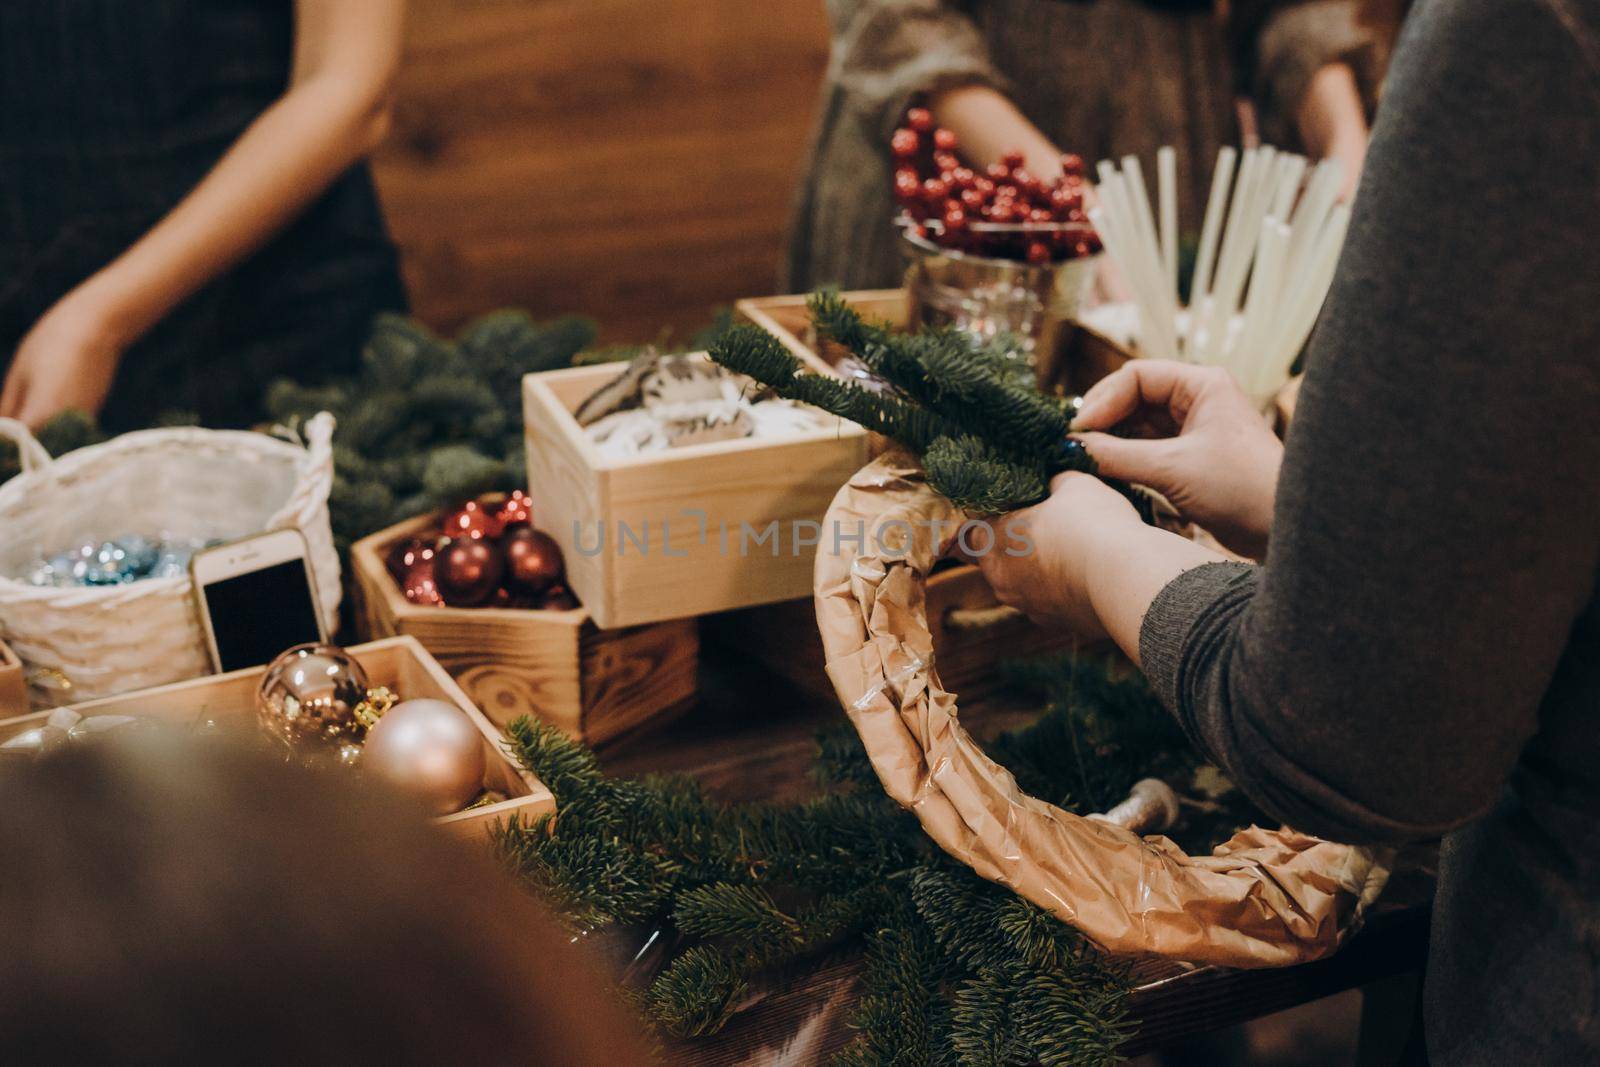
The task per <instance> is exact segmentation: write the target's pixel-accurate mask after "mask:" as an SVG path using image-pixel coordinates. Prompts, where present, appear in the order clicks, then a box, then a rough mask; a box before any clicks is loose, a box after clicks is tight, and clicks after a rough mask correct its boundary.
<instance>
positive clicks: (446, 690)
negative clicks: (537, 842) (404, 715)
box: [0, 637, 556, 838]
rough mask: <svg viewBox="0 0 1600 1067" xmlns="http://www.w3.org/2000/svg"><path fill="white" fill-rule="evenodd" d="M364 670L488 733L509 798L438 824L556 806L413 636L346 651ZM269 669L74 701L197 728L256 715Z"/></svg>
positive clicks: (460, 826)
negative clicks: (451, 709) (439, 703)
mask: <svg viewBox="0 0 1600 1067" xmlns="http://www.w3.org/2000/svg"><path fill="white" fill-rule="evenodd" d="M345 651H346V652H349V653H350V654H351V655H352V656H354V657H355V658H356V660H357V662H359V663H360V664H361V666H362V667H364V668H366V672H367V679H368V681H370V682H371V684H373V685H384V686H388V687H389V688H390V689H391V690H393V691H394V692H395V694H396V695H397V696H399V697H400V698H401V699H402V700H410V699H414V698H417V697H431V698H433V699H436V700H447V701H449V702H450V703H452V704H454V705H456V706H457V707H459V708H460V709H461V710H462V711H464V712H466V714H467V715H468V717H470V718H471V719H472V721H473V724H474V725H476V726H477V727H478V730H479V731H480V732H481V733H482V734H483V745H484V756H485V763H486V764H487V769H486V770H485V772H484V776H483V785H484V788H485V789H489V790H493V791H494V792H497V793H503V794H505V796H506V798H507V799H505V800H501V801H497V802H495V803H493V804H484V805H482V806H480V807H476V808H468V809H467V810H466V811H458V812H456V813H455V814H454V815H446V816H444V817H443V818H440V819H436V820H435V821H436V822H437V823H438V824H439V825H441V826H443V827H445V828H446V829H448V830H450V831H451V832H452V833H456V834H460V835H461V836H463V837H469V838H481V837H484V836H486V835H487V834H488V833H489V832H490V831H491V830H492V829H493V828H494V826H495V824H496V823H498V822H499V821H501V820H502V819H505V818H506V817H508V816H511V815H518V816H521V818H522V820H523V821H524V822H527V821H528V820H529V819H531V818H533V817H534V816H537V815H543V814H546V813H548V812H553V811H555V807H556V802H555V797H554V796H552V795H551V793H550V790H549V789H547V788H545V785H544V783H543V782H541V781H539V779H538V778H536V777H534V776H533V775H532V774H530V773H529V772H527V771H525V770H523V769H522V768H521V767H519V766H517V764H516V761H515V760H513V759H512V757H511V756H510V755H509V754H508V753H507V751H506V748H505V743H504V740H503V739H502V737H501V734H500V731H499V730H498V729H496V728H495V727H494V726H493V725H492V724H491V723H490V722H489V720H488V719H486V718H484V717H483V714H482V713H481V712H479V711H478V709H477V708H475V707H473V705H472V701H470V700H468V699H467V695H466V694H465V693H463V692H462V691H461V689H460V687H459V686H457V685H456V683H455V682H454V681H452V680H451V678H450V676H449V675H448V674H446V673H445V671H444V669H443V668H442V667H440V666H439V664H438V663H436V662H435V661H434V659H433V657H432V656H430V655H428V653H427V651H426V650H424V649H423V647H422V646H421V645H420V644H418V643H417V641H416V639H415V638H411V637H391V638H388V639H386V640H383V641H374V642H372V643H370V644H365V645H352V646H349V647H348V648H346V649H345ZM265 669H266V668H265V667H246V668H245V669H243V670H238V671H232V672H230V673H228V674H214V675H211V676H209V677H206V678H194V679H191V680H189V681H187V682H174V683H173V684H171V685H162V686H157V687H155V688H154V689H141V690H138V691H137V692H132V693H122V694H119V695H117V696H111V697H103V698H101V699H99V700H87V701H84V702H83V703H81V704H73V705H70V708H71V710H72V711H75V712H77V713H78V714H80V715H84V716H89V715H146V716H150V717H151V718H157V719H163V720H166V721H168V722H172V723H179V724H188V725H191V726H198V725H199V724H201V723H203V722H205V721H206V720H208V719H215V720H219V721H227V720H237V719H241V718H247V719H249V720H250V721H252V722H253V721H254V719H255V713H256V712H255V696H256V687H257V686H258V685H259V684H260V682H261V675H262V672H263V671H264V670H265ZM49 717H50V711H48V710H47V711H36V712H33V713H32V714H30V715H22V716H19V717H17V718H12V719H5V720H3V721H0V741H5V740H7V739H9V738H11V737H14V736H16V735H17V734H19V733H21V732H22V731H24V730H29V729H32V728H33V727H35V726H42V725H44V722H45V720H46V719H48V718H49Z"/></svg>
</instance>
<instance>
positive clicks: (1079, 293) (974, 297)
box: [901, 230, 1099, 383]
mask: <svg viewBox="0 0 1600 1067" xmlns="http://www.w3.org/2000/svg"><path fill="white" fill-rule="evenodd" d="M901 247H902V249H903V250H904V252H905V255H906V258H907V261H908V263H907V267H906V280H905V288H906V299H907V302H908V307H907V312H908V316H907V321H908V324H909V325H910V326H911V327H912V328H913V329H917V328H920V327H924V326H955V327H957V328H959V329H963V330H967V331H970V332H971V333H973V334H975V335H977V336H978V337H981V338H990V337H994V336H995V335H996V334H999V333H1003V332H1008V331H1009V332H1010V333H1013V334H1015V335H1016V336H1017V337H1018V338H1019V339H1020V340H1021V343H1022V347H1023V350H1024V351H1025V352H1027V354H1028V357H1029V359H1030V360H1031V361H1032V362H1033V365H1034V368H1035V369H1036V370H1037V371H1038V374H1039V380H1040V382H1041V383H1051V382H1060V381H1065V380H1067V379H1068V378H1070V377H1071V375H1070V374H1068V373H1067V371H1068V368H1067V367H1065V366H1063V362H1064V361H1065V360H1066V359H1067V358H1068V353H1069V351H1070V349H1071V348H1072V346H1073V345H1074V343H1075V334H1076V332H1077V331H1076V329H1075V328H1074V325H1073V324H1074V321H1075V320H1076V319H1077V316H1078V310H1079V308H1080V307H1081V306H1082V304H1083V301H1084V298H1085V296H1086V294H1087V293H1088V290H1089V287H1090V285H1091V283H1092V282H1093V279H1094V272H1095V267H1096V265H1097V263H1098V262H1099V257H1098V256H1082V257H1079V258H1077V259H1068V260H1063V261H1061V262H1059V263H1045V264H1038V265H1036V264H1032V263H1021V262H1018V261H1016V260H1011V259H990V258H988V257H985V256H976V255H969V254H967V253H965V252H957V251H953V250H951V249H948V248H940V247H939V246H938V245H936V244H934V243H933V242H932V241H929V240H927V239H926V238H923V237H918V236H917V235H916V234H915V233H913V232H912V231H910V230H902V231H901Z"/></svg>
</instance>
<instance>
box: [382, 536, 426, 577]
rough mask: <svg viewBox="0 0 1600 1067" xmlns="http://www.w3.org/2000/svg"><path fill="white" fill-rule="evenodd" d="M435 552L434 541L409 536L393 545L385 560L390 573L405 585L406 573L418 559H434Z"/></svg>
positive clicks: (409, 571)
mask: <svg viewBox="0 0 1600 1067" xmlns="http://www.w3.org/2000/svg"><path fill="white" fill-rule="evenodd" d="M433 552H434V542H432V541H424V540H423V539H422V538H420V537H408V538H406V539H405V540H403V541H396V542H395V543H394V544H393V545H391V546H390V547H389V551H388V554H387V555H385V557H384V561H383V562H384V565H385V566H387V567H388V568H389V574H390V575H391V576H392V577H393V578H394V580H395V581H396V582H399V583H401V584H402V585H403V584H404V583H405V580H406V575H407V574H409V573H411V568H412V567H413V566H415V565H416V563H417V561H418V560H421V559H426V560H431V559H433Z"/></svg>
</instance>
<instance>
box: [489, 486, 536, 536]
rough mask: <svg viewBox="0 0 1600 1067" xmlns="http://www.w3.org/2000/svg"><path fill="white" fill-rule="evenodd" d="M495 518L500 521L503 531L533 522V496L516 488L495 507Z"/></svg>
mask: <svg viewBox="0 0 1600 1067" xmlns="http://www.w3.org/2000/svg"><path fill="white" fill-rule="evenodd" d="M494 517H495V519H496V520H497V521H498V522H499V523H500V529H501V530H502V531H504V530H509V529H511V528H512V527H513V526H520V525H522V524H524V523H527V524H530V525H531V524H532V523H533V498H532V497H530V496H529V495H528V494H527V493H524V492H523V491H522V490H521V489H514V490H512V492H511V495H510V496H508V497H506V498H505V499H504V500H502V501H501V502H500V504H499V506H498V507H496V508H495V516H494Z"/></svg>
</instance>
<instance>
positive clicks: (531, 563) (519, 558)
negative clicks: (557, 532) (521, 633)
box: [502, 526, 566, 596]
mask: <svg viewBox="0 0 1600 1067" xmlns="http://www.w3.org/2000/svg"><path fill="white" fill-rule="evenodd" d="M502 548H503V550H504V552H505V557H506V584H507V585H508V586H510V587H511V589H512V590H513V591H514V592H517V593H521V594H523V595H525V596H538V595H540V594H542V593H543V592H544V591H545V590H547V589H549V588H550V587H551V586H553V585H555V584H556V583H557V582H559V581H561V578H562V576H563V575H564V574H565V573H566V565H565V562H564V561H563V560H562V558H561V546H560V545H558V544H556V542H555V539H554V538H552V537H551V536H550V535H549V534H547V533H545V532H544V531H543V530H535V529H533V528H532V527H531V526H519V527H518V528H516V529H515V530H512V531H511V532H510V533H509V534H507V535H506V538H505V542H504V544H503V545H502Z"/></svg>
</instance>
